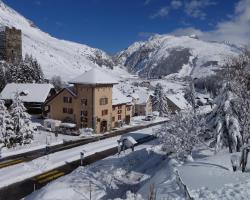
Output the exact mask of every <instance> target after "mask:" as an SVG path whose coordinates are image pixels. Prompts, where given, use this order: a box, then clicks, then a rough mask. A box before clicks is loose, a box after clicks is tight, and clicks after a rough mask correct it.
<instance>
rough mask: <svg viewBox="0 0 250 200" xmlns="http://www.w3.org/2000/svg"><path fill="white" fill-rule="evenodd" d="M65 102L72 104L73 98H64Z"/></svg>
mask: <svg viewBox="0 0 250 200" xmlns="http://www.w3.org/2000/svg"><path fill="white" fill-rule="evenodd" d="M63 102H64V103H72V98H71V97H63Z"/></svg>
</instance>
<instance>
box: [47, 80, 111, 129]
mask: <svg viewBox="0 0 250 200" xmlns="http://www.w3.org/2000/svg"><path fill="white" fill-rule="evenodd" d="M112 87H113V86H112V85H99V86H91V85H90V86H86V85H81V84H76V85H75V86H74V90H73V91H70V90H69V89H64V90H63V91H61V92H60V93H59V94H57V95H56V96H55V97H54V98H53V99H52V100H51V101H49V102H47V103H46V105H47V106H48V107H49V113H48V117H49V118H51V119H57V120H61V121H63V122H72V123H75V124H76V125H77V128H87V127H91V128H93V129H94V130H95V131H96V132H97V133H101V132H106V131H109V130H111V128H112Z"/></svg>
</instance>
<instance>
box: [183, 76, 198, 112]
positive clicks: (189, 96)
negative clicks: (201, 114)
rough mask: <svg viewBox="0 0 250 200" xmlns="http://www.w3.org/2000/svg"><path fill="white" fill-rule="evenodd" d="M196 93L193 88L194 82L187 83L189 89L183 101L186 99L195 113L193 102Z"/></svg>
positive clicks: (194, 103)
mask: <svg viewBox="0 0 250 200" xmlns="http://www.w3.org/2000/svg"><path fill="white" fill-rule="evenodd" d="M195 97H196V92H195V87H194V81H193V80H191V81H189V87H188V88H187V90H186V92H185V99H187V101H188V103H189V104H190V105H191V106H192V108H193V111H194V112H196V102H195Z"/></svg>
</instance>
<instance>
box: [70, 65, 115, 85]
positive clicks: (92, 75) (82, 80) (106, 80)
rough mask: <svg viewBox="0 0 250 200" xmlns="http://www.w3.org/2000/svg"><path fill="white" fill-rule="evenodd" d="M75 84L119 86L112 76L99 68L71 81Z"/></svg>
mask: <svg viewBox="0 0 250 200" xmlns="http://www.w3.org/2000/svg"><path fill="white" fill-rule="evenodd" d="M69 83H73V84H86V85H103V84H111V85H114V84H118V82H117V80H115V79H114V78H113V77H112V76H110V75H109V74H107V73H106V72H104V71H101V70H99V69H98V68H93V69H91V70H89V71H87V72H85V73H83V74H82V75H80V76H77V77H76V78H74V79H72V80H71V81H69Z"/></svg>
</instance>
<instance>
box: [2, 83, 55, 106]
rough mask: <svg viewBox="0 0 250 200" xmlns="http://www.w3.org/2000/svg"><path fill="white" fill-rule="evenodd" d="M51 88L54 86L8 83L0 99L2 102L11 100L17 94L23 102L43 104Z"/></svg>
mask: <svg viewBox="0 0 250 200" xmlns="http://www.w3.org/2000/svg"><path fill="white" fill-rule="evenodd" d="M52 88H54V86H53V85H51V84H37V83H10V84H7V85H6V86H5V88H4V89H3V91H2V93H1V95H0V98H1V99H3V100H10V99H13V98H14V96H15V94H16V93H17V92H18V93H19V94H20V99H21V100H22V101H23V102H36V103H44V102H45V101H46V99H47V97H48V95H49V93H50V90H51V89H52Z"/></svg>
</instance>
